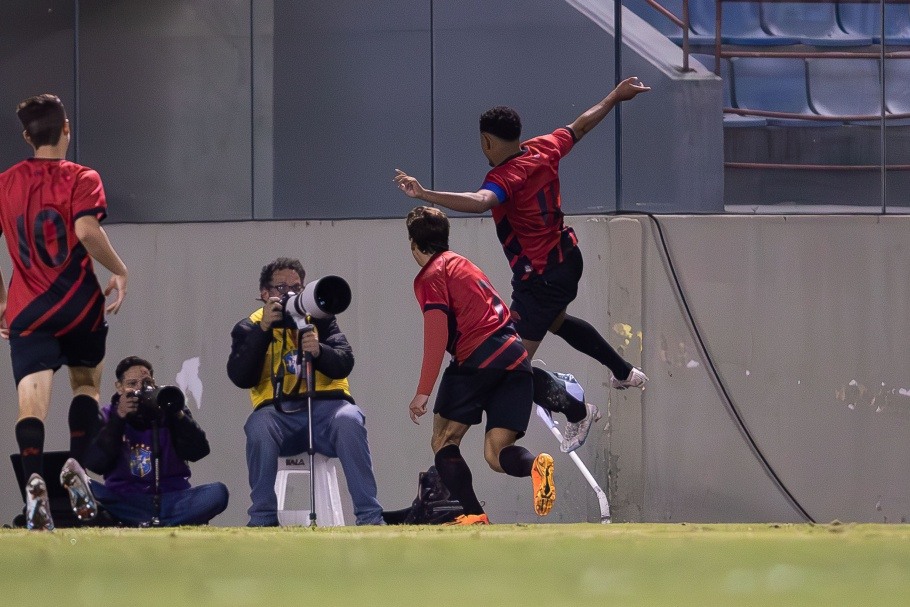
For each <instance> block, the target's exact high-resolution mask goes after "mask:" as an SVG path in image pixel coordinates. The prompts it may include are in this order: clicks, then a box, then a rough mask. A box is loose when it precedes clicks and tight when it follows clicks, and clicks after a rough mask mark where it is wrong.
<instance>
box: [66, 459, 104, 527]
mask: <svg viewBox="0 0 910 607" xmlns="http://www.w3.org/2000/svg"><path fill="white" fill-rule="evenodd" d="M60 484H61V485H62V486H63V488H64V489H66V492H67V493H68V494H69V497H70V506H72V508H73V512H74V513H75V514H76V518H78V519H79V520H80V521H90V520H92V519H93V518H95V516H97V515H98V503H97V501H96V500H95V496H94V495H92V489H91V486H90V485H89V481H88V476H86V474H85V470H83V469H82V466H80V465H79V462H77V461H76V460H74V459H73V458H69V459H68V460H66V463H65V464H63V468H61V469H60Z"/></svg>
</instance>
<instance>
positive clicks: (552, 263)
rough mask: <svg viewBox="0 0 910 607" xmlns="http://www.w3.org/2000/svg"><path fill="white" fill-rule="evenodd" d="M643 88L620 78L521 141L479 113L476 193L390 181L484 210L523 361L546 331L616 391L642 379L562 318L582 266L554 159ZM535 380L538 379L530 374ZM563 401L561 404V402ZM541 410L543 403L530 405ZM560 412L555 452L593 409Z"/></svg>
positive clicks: (579, 432)
mask: <svg viewBox="0 0 910 607" xmlns="http://www.w3.org/2000/svg"><path fill="white" fill-rule="evenodd" d="M649 90H651V88H650V87H647V86H645V85H643V84H641V83H640V82H639V81H638V78H635V77H632V78H627V79H625V80H623V81H622V82H620V83H619V84H618V85H617V86H616V88H615V89H613V91H612V92H611V93H610V94H609V95H607V96H606V97H605V98H604V99H602V100H601V101H600V102H599V103H597V104H596V105H594V106H593V107H591V108H590V109H589V110H587V111H586V112H584V113H583V114H581V115H580V116H579V117H578V118H576V119H575V121H574V122H572V124H570V125H568V126H564V127H559V128H558V129H556V130H555V131H553V132H552V133H550V134H548V135H542V136H539V137H534V138H532V139H529V140H527V141H524V142H521V141H520V139H519V138H520V137H521V120H520V118H519V117H518V114H517V112H515V110H513V109H512V108H509V107H504V106H498V107H494V108H492V109H490V110H488V111H486V112H484V113H483V114H482V115H481V116H480V144H481V149H482V151H483V154H484V156H486V158H487V160H488V161H489V163H490V166H491V167H493V169H492V170H491V171H489V172H488V173H487V175H486V178H485V179H484V181H483V184H482V185H481V187H480V189H479V190H477V191H476V192H439V191H435V190H427V189H425V188H424V187H422V186H421V185H420V183H419V182H418V181H417V179H415V178H414V177H411V176H410V175H408V174H406V173H404V172H403V171H400V170H396V175H395V182H396V183H397V185H398V187H399V188H400V189H401V190H402V191H403V192H404V193H405V194H407V195H408V196H410V197H411V198H417V199H420V200H423V201H425V202H428V203H430V204H433V205H439V206H442V207H446V208H448V209H451V210H453V211H460V212H465V213H485V212H486V211H492V213H493V220H494V222H495V223H496V234H497V236H498V237H499V241H500V242H501V243H502V248H503V250H504V251H505V254H506V258H507V259H508V260H509V265H510V266H511V268H512V273H513V276H512V289H513V291H512V305H511V310H512V315H513V317H514V318H515V324H516V327H517V329H518V334H519V335H520V336H521V339H522V341H523V342H524V345H525V348H527V350H528V354H529V356H530V357H531V358H533V357H534V354H535V353H536V352H537V347H538V346H539V345H540V342H541V341H542V340H543V338H544V335H546V333H547V331H549V332H551V333H554V334H556V335H558V336H560V337H561V338H563V339H564V340H565V341H566V342H567V343H568V344H569V345H570V346H572V347H573V348H574V349H576V350H578V351H579V352H582V353H584V354H587V355H588V356H590V357H592V358H594V359H595V360H597V361H598V362H600V363H601V364H603V365H605V366H607V367H608V368H609V369H610V371H611V372H612V377H611V380H610V383H611V385H612V386H613V387H614V388H616V389H619V390H624V389H626V388H644V385H645V382H647V381H648V378H647V376H645V374H644V373H643V372H642V371H641V370H640V369H637V368H635V367H633V366H632V365H631V364H629V363H628V362H626V361H625V360H624V359H623V358H622V357H621V356H620V355H619V354H618V353H617V352H616V351H615V350H614V349H613V348H612V347H611V346H610V344H609V343H607V341H606V340H605V339H604V338H603V336H601V335H600V333H598V331H597V330H596V329H595V328H594V327H593V326H592V325H591V324H589V323H588V322H586V321H584V320H582V319H580V318H577V317H575V316H570V315H569V314H567V308H568V305H569V303H571V302H572V301H573V300H574V299H575V297H576V295H577V294H578V283H579V281H580V280H581V275H582V268H583V261H582V256H581V251H580V250H579V248H578V239H577V238H576V236H575V232H574V230H572V228H570V227H568V226H566V225H565V224H564V223H563V212H562V209H561V200H560V196H559V161H560V159H561V158H562V157H563V156H565V155H566V154H568V153H569V151H570V150H571V149H572V148H573V146H574V145H575V144H576V143H578V142H579V141H580V140H581V138H582V137H584V136H585V135H586V134H587V133H588V132H589V131H591V129H593V128H594V127H595V126H597V125H598V124H600V122H601V121H602V120H603V119H604V117H606V115H607V114H609V113H610V111H611V110H612V109H613V108H614V107H615V106H616V104H617V103H620V102H622V101H628V100H630V99H632V98H634V97H635V96H636V95H638V94H639V93H643V92H645V91H649ZM537 378H544V376H543V375H540V374H536V373H535V381H536V380H537ZM566 402H568V401H566ZM538 404H540V405H542V406H544V407H545V408H546V407H547V406H548V405H547V403H538ZM563 413H565V414H566V418H567V420H568V422H569V423H568V424H567V425H566V430H565V433H564V434H565V439H564V441H563V444H562V450H563V451H573V450H575V449H577V448H578V447H580V446H581V445H582V444H583V443H584V441H585V439H586V438H587V434H588V431H589V430H590V427H591V424H592V422H593V421H594V420H595V419H596V418H597V417H599V415H598V411H597V408H596V407H595V406H594V405H592V404H588V405H585V404H584V403H576V404H575V405H574V406H572V407H570V408H569V409H568V410H565V411H563Z"/></svg>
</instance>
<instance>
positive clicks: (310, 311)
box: [279, 276, 351, 527]
mask: <svg viewBox="0 0 910 607" xmlns="http://www.w3.org/2000/svg"><path fill="white" fill-rule="evenodd" d="M349 305H351V287H349V286H348V283H347V282H345V280H344V279H343V278H340V277H338V276H326V277H325V278H320V279H319V280H314V281H313V282H310V283H308V284H307V285H306V286H305V287H304V288H303V291H302V292H301V293H299V294H293V295H291V296H290V297H288V298H287V300H286V301H285V304H284V309H285V311H286V312H287V313H288V314H289V315H290V316H291V318H293V319H294V321H295V323H296V324H297V329H298V333H297V356H298V368H302V369H303V371H304V373H306V410H307V431H308V434H309V436H308V441H307V454H308V455H309V456H310V527H315V526H316V470H315V468H314V466H315V462H316V449H315V447H314V446H313V394H314V391H315V385H316V382H315V370H314V368H313V356H312V355H311V354H310V353H309V352H305V353H304V352H303V347H302V346H303V336H304V335H306V334H307V333H309V332H311V331H315V330H316V327H315V326H313V325H312V324H311V323H310V320H312V318H320V319H326V318H331V317H333V316H335V315H336V314H341V313H342V312H344V311H345V310H347V309H348V306H349ZM301 353H302V354H303V365H302V366H301V365H300V364H299V362H300V355H301ZM279 410H280V409H279Z"/></svg>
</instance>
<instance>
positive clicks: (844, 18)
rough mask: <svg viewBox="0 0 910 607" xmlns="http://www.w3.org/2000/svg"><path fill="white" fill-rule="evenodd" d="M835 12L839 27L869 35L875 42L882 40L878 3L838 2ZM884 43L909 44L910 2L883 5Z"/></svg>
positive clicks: (848, 31)
mask: <svg viewBox="0 0 910 607" xmlns="http://www.w3.org/2000/svg"><path fill="white" fill-rule="evenodd" d="M837 14H838V18H839V19H840V25H841V28H842V29H843V30H844V31H846V32H847V33H848V34H853V35H856V36H869V37H870V38H872V40H873V42H875V43H876V44H879V43H880V42H881V41H882V22H881V10H880V6H879V5H878V4H859V3H855V2H839V3H838V5H837ZM885 44H886V45H892V44H893V45H899V46H910V4H886V5H885Z"/></svg>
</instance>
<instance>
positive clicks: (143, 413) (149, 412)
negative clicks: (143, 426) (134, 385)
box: [127, 378, 186, 423]
mask: <svg viewBox="0 0 910 607" xmlns="http://www.w3.org/2000/svg"><path fill="white" fill-rule="evenodd" d="M127 394H129V395H132V396H135V397H136V398H137V399H138V401H139V402H138V408H137V410H136V413H135V415H136V417H137V418H138V419H139V420H141V421H143V422H146V423H151V422H153V421H161V420H163V419H164V418H165V417H166V416H168V415H176V414H177V413H179V412H180V411H181V410H183V406H184V405H185V404H186V398H185V397H184V395H183V392H182V391H181V390H180V388H178V387H177V386H156V385H155V380H153V379H151V378H146V379H145V380H143V382H142V387H141V388H138V389H136V390H132V391H130V392H127Z"/></svg>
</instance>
